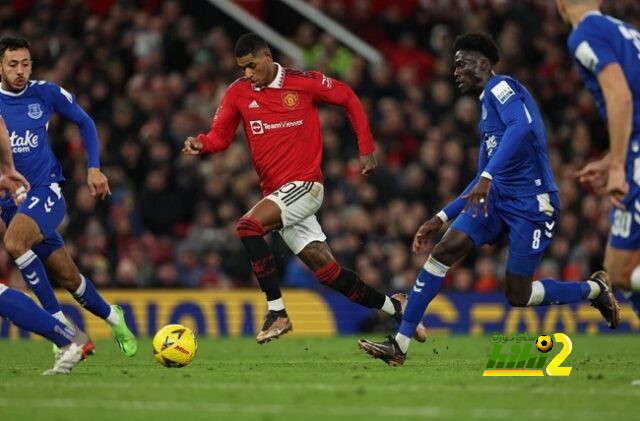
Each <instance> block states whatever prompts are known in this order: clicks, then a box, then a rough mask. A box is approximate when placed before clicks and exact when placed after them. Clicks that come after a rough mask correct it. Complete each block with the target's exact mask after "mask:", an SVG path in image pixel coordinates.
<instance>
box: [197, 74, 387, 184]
mask: <svg viewBox="0 0 640 421" xmlns="http://www.w3.org/2000/svg"><path fill="white" fill-rule="evenodd" d="M276 65H277V66H278V73H277V75H276V77H275V79H274V80H273V82H271V83H270V84H269V85H268V86H266V87H264V88H263V89H260V90H258V89H256V88H254V87H253V86H252V85H251V82H250V81H249V80H248V79H246V78H240V79H238V80H236V81H235V82H234V83H232V84H231V85H230V86H229V87H228V88H227V91H226V92H225V95H224V97H223V98H222V101H221V103H220V106H219V107H218V110H217V111H216V115H215V116H214V117H213V121H212V122H211V130H209V133H207V134H201V135H199V136H198V140H199V141H200V142H202V144H203V146H204V147H203V149H202V152H203V153H211V152H218V151H222V150H224V149H226V148H227V147H228V146H229V145H230V144H231V141H232V140H233V135H234V133H235V131H236V128H237V127H238V123H239V122H240V119H241V118H242V121H243V124H244V132H245V134H246V136H247V139H248V140H249V148H250V149H251V155H252V158H253V165H254V166H255V169H256V172H257V173H258V176H259V177H260V185H261V187H262V193H263V194H264V195H265V196H266V195H268V194H270V193H271V192H273V191H275V190H276V189H278V188H279V187H281V186H282V185H284V184H286V183H288V182H291V181H320V182H321V181H322V172H321V170H320V162H321V160H322V134H321V133H322V132H321V129H320V122H319V120H318V110H317V107H316V101H321V102H326V103H329V104H335V105H341V106H343V107H345V108H346V109H347V113H348V115H349V118H350V120H351V124H352V125H353V127H354V130H355V133H356V136H357V138H358V149H359V151H360V154H361V155H368V154H370V153H372V152H373V151H374V150H375V147H374V145H373V136H372V135H371V130H370V128H369V123H368V121H367V117H366V115H365V112H364V109H363V108H362V104H361V103H360V101H359V100H358V97H357V96H356V94H355V93H354V92H353V90H352V89H351V88H350V87H349V86H348V85H346V84H344V83H342V82H340V81H337V80H335V79H331V78H329V77H327V76H325V75H323V74H322V73H319V72H301V71H297V70H292V69H285V68H284V67H282V66H280V65H279V64H277V63H276Z"/></svg>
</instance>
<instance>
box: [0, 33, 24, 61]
mask: <svg viewBox="0 0 640 421" xmlns="http://www.w3.org/2000/svg"><path fill="white" fill-rule="evenodd" d="M21 48H26V49H27V50H29V52H31V44H29V41H27V40H26V39H24V38H22V37H11V36H8V37H3V38H2V39H0V57H2V56H4V53H5V51H7V50H9V51H14V50H19V49H21Z"/></svg>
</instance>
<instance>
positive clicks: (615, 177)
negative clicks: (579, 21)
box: [598, 63, 633, 209]
mask: <svg viewBox="0 0 640 421" xmlns="http://www.w3.org/2000/svg"><path fill="white" fill-rule="evenodd" d="M598 83H599V84H600V88H602V94H603V96H604V101H605V103H606V105H607V121H608V122H609V124H608V128H609V143H610V144H611V147H610V150H609V155H610V158H609V174H608V180H607V194H608V195H609V201H610V202H611V203H612V204H613V205H614V206H616V207H618V208H621V209H624V204H623V200H624V197H625V196H626V195H627V193H628V192H629V185H628V184H627V181H626V177H625V171H624V167H625V162H626V158H627V148H628V147H629V138H630V137H631V126H632V121H633V103H632V99H631V91H630V90H629V84H628V82H627V79H626V78H625V76H624V72H623V71H622V68H621V67H620V64H618V63H610V64H608V65H606V66H605V67H604V68H603V69H602V70H601V71H600V73H598Z"/></svg>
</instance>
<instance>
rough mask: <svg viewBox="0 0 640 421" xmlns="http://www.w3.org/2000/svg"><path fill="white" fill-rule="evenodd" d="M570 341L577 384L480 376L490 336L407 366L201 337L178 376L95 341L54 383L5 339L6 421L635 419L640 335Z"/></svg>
mask: <svg viewBox="0 0 640 421" xmlns="http://www.w3.org/2000/svg"><path fill="white" fill-rule="evenodd" d="M366 336H367V337H368V338H382V336H380V335H366ZM570 336H571V339H572V341H573V352H572V353H571V355H569V357H568V358H567V359H566V361H565V362H564V363H563V366H571V367H573V370H572V372H571V375H570V376H569V377H549V376H544V377H482V371H483V369H484V366H485V365H486V363H487V360H488V357H489V354H490V352H491V349H492V347H491V344H490V343H489V339H488V337H472V336H440V337H434V338H430V339H429V340H428V342H427V343H426V344H419V343H414V344H413V345H412V348H411V349H410V353H409V358H408V360H407V362H406V363H405V365H404V366H402V367H388V366H386V365H385V364H384V363H382V362H381V361H379V360H374V359H372V358H370V357H368V356H367V355H365V354H364V353H363V352H362V351H360V350H359V349H358V348H357V345H356V339H357V338H354V337H340V338H322V339H320V338H318V339H300V338H291V337H284V338H283V339H281V340H279V341H274V342H271V343H268V344H266V345H263V346H259V345H257V344H256V343H255V342H254V341H253V339H251V338H246V339H245V338H243V339H204V338H202V339H201V340H200V341H199V347H198V355H197V357H196V359H195V361H194V362H193V363H192V364H191V365H190V366H188V367H184V368H179V369H175V368H174V369H168V368H164V367H162V366H160V365H159V364H158V363H156V362H155V361H154V359H153V357H152V355H151V345H150V341H149V340H148V339H143V340H141V342H140V349H139V352H138V355H137V356H136V357H134V358H131V359H128V358H126V357H124V356H123V355H121V354H120V352H119V350H118V349H117V347H116V346H115V344H113V343H111V342H109V341H98V342H97V344H96V346H97V353H96V355H94V356H92V357H90V358H89V359H88V360H87V361H84V362H82V363H81V364H80V365H79V366H78V367H77V368H76V369H75V370H74V371H73V373H72V374H71V375H69V376H57V377H45V376H41V375H40V373H41V372H42V371H44V370H45V369H47V368H49V366H50V365H51V364H52V359H53V358H52V355H51V347H50V344H49V343H48V342H45V341H6V340H5V341H0V355H1V356H2V365H1V366H0V420H3V421H9V420H27V421H37V420H47V421H52V420H64V421H71V420H83V421H91V420H117V421H120V420H134V421H135V420H154V421H157V420H165V419H166V420H169V419H170V420H179V421H195V420H235V419H246V420H274V421H276V420H341V419H344V420H361V419H362V420H371V419H381V420H382V419H384V420H395V419H407V420H411V419H426V418H431V419H438V420H441V419H451V420H466V419H483V420H487V419H498V420H512V419H518V420H522V419H532V420H537V421H539V420H544V421H548V420H569V419H576V420H601V419H615V420H625V419H629V420H631V419H638V411H639V410H640V404H639V402H640V386H632V384H631V383H632V381H633V380H635V379H640V369H639V367H640V365H639V364H638V363H639V359H640V340H639V339H638V337H637V335H600V336H581V335H570ZM556 353H557V352H556V351H555V349H554V350H552V351H551V352H550V355H555V354H556Z"/></svg>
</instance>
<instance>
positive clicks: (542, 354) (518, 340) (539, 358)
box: [482, 332, 573, 377]
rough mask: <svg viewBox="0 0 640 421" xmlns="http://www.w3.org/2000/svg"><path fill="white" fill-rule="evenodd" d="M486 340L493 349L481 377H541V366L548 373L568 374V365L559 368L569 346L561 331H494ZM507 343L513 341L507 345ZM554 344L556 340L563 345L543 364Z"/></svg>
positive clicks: (569, 348) (556, 342)
mask: <svg viewBox="0 0 640 421" xmlns="http://www.w3.org/2000/svg"><path fill="white" fill-rule="evenodd" d="M552 336H553V338H552ZM490 341H491V344H492V345H493V351H492V352H491V356H490V357H489V361H488V362H487V366H486V367H485V370H484V372H483V373H482V375H483V376H500V377H506V376H544V372H543V370H542V369H543V368H545V365H546V368H545V371H546V372H547V375H549V376H568V375H569V374H570V373H571V367H560V364H562V363H563V362H564V360H565V359H566V358H567V357H568V356H569V354H571V350H572V347H573V345H572V343H571V339H569V337H568V336H567V335H565V334H564V333H554V334H553V335H540V336H538V337H536V336H533V335H528V334H527V333H526V332H525V333H521V334H518V335H516V334H511V335H502V334H500V333H498V332H495V333H494V334H493V336H491V340H490ZM507 342H515V343H514V344H513V345H511V346H508V345H507ZM554 343H555V344H558V343H560V344H562V345H563V347H562V349H561V350H560V352H558V354H557V355H556V356H555V357H553V358H552V359H551V361H549V364H547V359H548V358H549V356H548V355H547V353H548V352H549V351H551V350H552V349H555V348H554ZM556 346H557V345H556ZM534 347H535V348H534Z"/></svg>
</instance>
